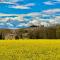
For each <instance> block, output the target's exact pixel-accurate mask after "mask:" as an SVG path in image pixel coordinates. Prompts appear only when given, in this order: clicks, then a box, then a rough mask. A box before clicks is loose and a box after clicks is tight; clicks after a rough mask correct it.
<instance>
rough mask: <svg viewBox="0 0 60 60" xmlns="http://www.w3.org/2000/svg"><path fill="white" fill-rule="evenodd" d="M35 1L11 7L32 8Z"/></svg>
mask: <svg viewBox="0 0 60 60" xmlns="http://www.w3.org/2000/svg"><path fill="white" fill-rule="evenodd" d="M34 5H35V4H34V3H29V4H26V5H15V6H11V7H10V8H15V9H30V7H31V6H34Z"/></svg>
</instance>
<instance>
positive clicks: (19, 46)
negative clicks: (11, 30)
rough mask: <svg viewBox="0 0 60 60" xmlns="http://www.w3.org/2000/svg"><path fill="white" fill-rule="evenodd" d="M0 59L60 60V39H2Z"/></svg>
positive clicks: (0, 41) (0, 42)
mask: <svg viewBox="0 0 60 60" xmlns="http://www.w3.org/2000/svg"><path fill="white" fill-rule="evenodd" d="M0 60H60V40H59V39H58V40H53V39H52V40H43V39H40V40H36V39H35V40H27V39H24V40H22V39H20V40H0Z"/></svg>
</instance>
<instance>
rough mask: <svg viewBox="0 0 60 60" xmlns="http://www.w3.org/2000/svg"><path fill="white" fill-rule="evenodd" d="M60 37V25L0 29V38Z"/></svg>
mask: <svg viewBox="0 0 60 60" xmlns="http://www.w3.org/2000/svg"><path fill="white" fill-rule="evenodd" d="M25 38H27V39H60V25H56V26H52V27H44V26H41V27H34V26H32V27H30V28H22V29H0V39H25Z"/></svg>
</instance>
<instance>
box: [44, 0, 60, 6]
mask: <svg viewBox="0 0 60 60" xmlns="http://www.w3.org/2000/svg"><path fill="white" fill-rule="evenodd" d="M43 3H44V4H45V5H55V4H57V3H58V4H59V3H60V0H52V1H45V2H43Z"/></svg>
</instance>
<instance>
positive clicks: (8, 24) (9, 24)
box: [6, 23, 14, 27]
mask: <svg viewBox="0 0 60 60" xmlns="http://www.w3.org/2000/svg"><path fill="white" fill-rule="evenodd" d="M6 25H7V26H11V27H13V26H14V25H13V24H11V23H6Z"/></svg>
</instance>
